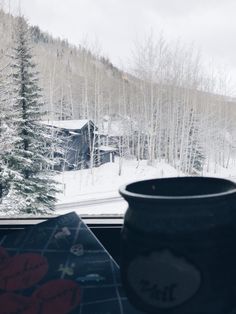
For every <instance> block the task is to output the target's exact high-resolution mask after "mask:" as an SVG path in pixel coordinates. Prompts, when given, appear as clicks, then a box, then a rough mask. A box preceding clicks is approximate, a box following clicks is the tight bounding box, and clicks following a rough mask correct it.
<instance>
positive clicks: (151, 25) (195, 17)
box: [1, 0, 236, 85]
mask: <svg viewBox="0 0 236 314" xmlns="http://www.w3.org/2000/svg"><path fill="white" fill-rule="evenodd" d="M1 1H5V3H8V1H9V0H1ZM18 3H19V0H11V10H12V11H14V10H16V9H15V8H16V7H17V5H18ZM20 3H21V11H22V13H23V14H24V15H25V16H26V17H27V18H28V21H29V23H30V24H36V25H38V26H40V27H41V29H42V30H44V31H48V32H49V33H51V34H52V35H54V36H59V37H62V38H67V39H68V40H69V42H71V43H73V44H75V45H77V44H79V43H81V41H83V40H84V38H86V37H87V38H88V41H91V42H94V41H95V40H97V41H98V42H99V43H100V45H101V47H102V51H103V52H104V54H105V55H106V56H108V57H109V58H110V59H111V61H112V62H113V63H114V64H116V65H118V66H119V65H121V64H123V65H124V67H126V63H127V59H128V58H129V57H130V54H131V50H132V48H133V43H134V41H135V40H139V39H141V38H143V36H144V35H145V34H147V33H148V32H149V31H150V30H151V29H152V30H153V32H154V34H155V33H157V34H158V33H159V32H160V30H162V31H163V32H164V35H165V36H166V37H167V38H169V39H177V38H180V39H181V40H182V42H184V43H188V44H190V43H192V42H194V43H195V46H197V47H199V48H200V50H201V51H202V54H203V55H204V56H205V58H206V60H209V62H211V60H214V63H216V64H219V65H225V66H227V69H228V71H229V73H231V74H232V77H233V82H235V85H236V40H235V36H236V16H235V13H236V0H21V1H20Z"/></svg>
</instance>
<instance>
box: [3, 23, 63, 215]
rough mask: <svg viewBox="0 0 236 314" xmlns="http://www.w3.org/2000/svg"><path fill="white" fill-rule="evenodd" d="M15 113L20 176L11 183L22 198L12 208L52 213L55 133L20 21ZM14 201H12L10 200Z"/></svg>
mask: <svg viewBox="0 0 236 314" xmlns="http://www.w3.org/2000/svg"><path fill="white" fill-rule="evenodd" d="M11 70H12V71H11V72H12V86H13V90H12V94H13V111H12V116H11V121H12V123H13V125H14V129H15V132H16V135H17V140H16V142H15V145H14V149H13V154H12V158H11V160H10V161H9V164H8V166H9V167H10V169H11V171H13V172H15V173H17V174H18V175H16V176H14V177H13V178H12V181H11V193H12V194H14V196H17V197H18V202H17V204H11V208H13V209H17V210H19V211H20V212H21V213H33V214H37V213H44V212H47V211H48V210H52V209H53V206H54V203H55V201H56V198H55V194H56V192H57V185H56V182H55V181H54V179H53V172H52V171H51V168H52V165H53V161H51V160H50V158H49V156H50V154H51V146H52V142H53V139H52V136H51V131H50V130H49V129H47V127H46V126H45V125H43V124H42V123H41V120H42V119H43V109H42V108H43V104H42V102H41V95H40V92H41V90H40V88H39V86H38V72H37V71H36V66H35V63H34V61H33V55H32V51H31V46H30V41H29V30H28V24H27V22H26V21H25V20H24V18H23V17H18V18H17V23H16V30H15V46H14V48H13V54H12V56H11ZM9 201H10V197H9Z"/></svg>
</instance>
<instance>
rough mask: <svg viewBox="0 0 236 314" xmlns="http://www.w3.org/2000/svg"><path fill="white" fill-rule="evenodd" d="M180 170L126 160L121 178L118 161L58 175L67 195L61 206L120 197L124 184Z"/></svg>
mask: <svg viewBox="0 0 236 314" xmlns="http://www.w3.org/2000/svg"><path fill="white" fill-rule="evenodd" d="M178 175H179V174H178V171H177V170H175V169H174V168H173V167H171V166H170V165H168V164H166V163H156V165H155V166H149V165H148V164H147V161H146V160H142V161H140V162H139V163H138V162H137V161H136V160H123V164H122V173H121V176H119V160H118V159H116V160H115V162H114V163H106V164H104V165H102V166H100V167H97V168H93V170H92V173H91V170H90V169H83V170H77V171H67V172H64V173H62V174H60V175H58V177H57V180H59V182H61V183H62V184H63V185H64V192H63V193H61V194H60V195H59V196H58V198H59V200H58V203H60V204H61V203H69V202H76V201H83V200H88V199H97V198H99V199H100V198H105V197H114V196H119V193H118V189H119V187H120V186H121V185H123V184H126V183H129V182H132V181H136V180H145V179H151V178H162V177H174V176H178Z"/></svg>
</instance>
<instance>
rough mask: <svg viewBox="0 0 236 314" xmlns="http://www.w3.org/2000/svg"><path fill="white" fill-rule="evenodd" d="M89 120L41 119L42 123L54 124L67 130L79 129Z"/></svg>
mask: <svg viewBox="0 0 236 314" xmlns="http://www.w3.org/2000/svg"><path fill="white" fill-rule="evenodd" d="M88 122H89V120H87V119H84V120H54V121H42V123H43V124H46V125H50V126H54V127H56V128H60V129H67V130H80V129H82V128H83V127H84V126H85V125H86V124H87V123H88Z"/></svg>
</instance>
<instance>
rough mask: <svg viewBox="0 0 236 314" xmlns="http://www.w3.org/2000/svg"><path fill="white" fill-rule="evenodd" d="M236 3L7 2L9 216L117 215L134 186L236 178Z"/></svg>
mask: <svg viewBox="0 0 236 314" xmlns="http://www.w3.org/2000/svg"><path fill="white" fill-rule="evenodd" d="M235 9H236V3H235V1H233V0H229V1H227V2H222V1H215V2H214V4H213V3H212V1H210V0H206V1H193V0H191V1H189V0H181V1H176V2H174V1H169V0H168V1H167V0H159V1H152V0H136V1H135V0H119V1H118V0H117V1H116V0H114V1H110V0H99V1H97V0H88V1H82V0H69V1H63V0H57V1H46V0H43V1H32V0H21V3H20V8H19V7H18V5H16V4H15V3H13V1H12V2H11V1H9V2H7V1H5V2H4V1H2V2H1V9H0V78H1V80H0V106H1V111H0V199H1V204H0V210H1V212H0V214H1V216H8V217H10V218H12V217H16V216H17V217H19V215H23V216H24V217H25V216H30V217H31V216H35V215H46V214H48V213H51V209H55V210H54V211H52V212H53V213H54V214H60V213H65V212H67V211H71V210H75V211H77V212H78V213H79V214H81V215H85V216H86V215H95V216H96V215H106V216H116V217H119V216H122V215H123V214H124V211H125V209H126V206H127V205H126V202H125V201H123V200H122V199H121V197H120V196H119V193H118V188H119V186H120V185H122V184H126V183H128V182H130V181H135V180H141V179H147V178H154V177H160V178H161V177H167V176H182V175H194V176H220V177H226V178H231V179H232V180H236V124H235V121H236V92H235V86H236V85H235V84H236V64H235V58H234V56H235V47H234V44H233V38H234V33H235V30H236V22H235V18H234V12H235ZM29 54H30V55H29ZM35 65H36V66H35ZM56 182H59V184H56ZM57 190H60V191H57ZM55 198H56V199H57V200H56V199H55Z"/></svg>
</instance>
